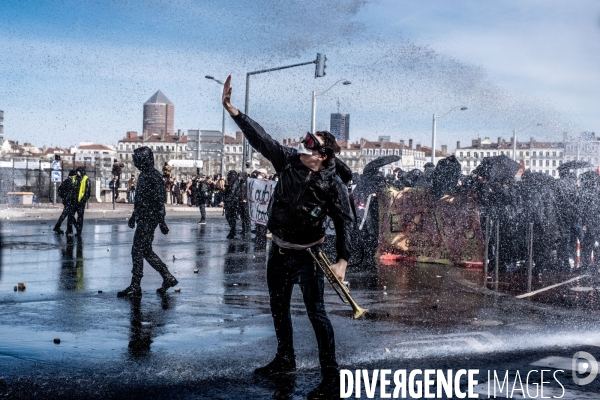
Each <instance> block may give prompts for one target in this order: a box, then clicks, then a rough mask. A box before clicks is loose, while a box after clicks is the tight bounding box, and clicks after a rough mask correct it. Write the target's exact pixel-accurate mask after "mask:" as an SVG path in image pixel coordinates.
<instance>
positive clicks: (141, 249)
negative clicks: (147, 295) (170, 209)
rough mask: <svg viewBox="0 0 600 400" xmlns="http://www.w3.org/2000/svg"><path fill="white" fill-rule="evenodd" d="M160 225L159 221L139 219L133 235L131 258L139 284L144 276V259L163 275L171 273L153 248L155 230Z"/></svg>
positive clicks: (135, 277) (133, 272)
mask: <svg viewBox="0 0 600 400" xmlns="http://www.w3.org/2000/svg"><path fill="white" fill-rule="evenodd" d="M157 226H158V221H152V220H150V221H143V220H142V221H138V223H137V227H136V228H135V234H134V235H133V246H132V247H131V259H132V261H133V268H132V269H131V273H132V275H133V279H134V280H135V283H137V284H139V282H140V281H141V280H142V276H144V259H146V261H148V264H150V266H151V267H152V268H154V269H155V270H156V271H157V272H158V273H159V274H160V275H161V276H162V277H163V279H164V278H165V276H166V275H168V274H169V269H168V268H167V265H166V264H165V263H164V262H162V260H161V259H160V257H158V256H157V255H156V253H155V252H154V251H153V250H152V241H153V240H154V231H155V230H156V227H157Z"/></svg>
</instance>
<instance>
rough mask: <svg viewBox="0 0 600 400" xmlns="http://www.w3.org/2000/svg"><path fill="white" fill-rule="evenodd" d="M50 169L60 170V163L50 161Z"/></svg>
mask: <svg viewBox="0 0 600 400" xmlns="http://www.w3.org/2000/svg"><path fill="white" fill-rule="evenodd" d="M52 169H53V170H55V171H58V170H60V161H56V160H54V161H52Z"/></svg>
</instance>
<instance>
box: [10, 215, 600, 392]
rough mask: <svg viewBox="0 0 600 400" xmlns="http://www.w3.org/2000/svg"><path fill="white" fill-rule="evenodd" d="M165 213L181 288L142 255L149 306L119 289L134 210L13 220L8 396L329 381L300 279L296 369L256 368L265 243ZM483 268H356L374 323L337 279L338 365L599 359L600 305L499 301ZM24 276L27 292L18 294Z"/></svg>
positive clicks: (265, 326) (267, 354)
mask: <svg viewBox="0 0 600 400" xmlns="http://www.w3.org/2000/svg"><path fill="white" fill-rule="evenodd" d="M168 222H169V226H170V229H171V232H170V233H169V234H168V235H166V236H163V235H162V234H160V232H158V231H157V233H156V236H155V246H154V249H155V251H156V253H157V254H158V255H159V256H160V257H161V258H162V259H163V260H164V261H165V262H167V264H168V265H169V268H170V269H171V271H172V272H174V273H175V276H176V277H177V279H178V280H179V282H180V283H179V285H178V286H177V288H179V289H181V291H180V292H178V293H175V292H174V291H173V290H170V291H169V293H168V294H167V295H166V296H164V297H160V296H158V295H157V294H156V293H155V290H156V288H158V287H159V286H160V283H161V279H160V277H159V276H158V274H157V273H156V272H155V271H154V270H152V269H151V268H150V267H149V266H147V265H146V266H145V270H144V273H145V276H144V279H143V280H142V286H143V297H142V299H141V301H139V302H135V301H134V302H132V301H130V300H126V299H118V298H117V297H116V292H117V291H119V290H121V289H123V288H124V287H126V286H127V285H128V284H129V281H130V277H131V275H130V270H131V256H130V251H131V242H132V238H133V231H132V230H130V229H129V228H128V227H127V225H126V221H125V220H124V219H122V220H121V219H119V220H115V219H112V220H111V219H100V220H95V221H94V220H88V221H86V224H85V226H84V234H83V237H82V238H81V239H78V238H73V240H68V239H67V238H66V237H64V236H57V235H54V234H52V233H50V229H51V227H52V222H49V221H16V222H4V223H3V224H2V227H1V232H2V241H3V243H2V258H1V265H0V321H1V322H0V338H2V339H0V367H1V369H0V396H5V397H10V398H33V397H36V398H57V397H71V398H207V399H212V398H241V399H244V398H248V399H254V398H257V399H262V398H303V397H304V396H305V395H306V393H307V392H308V391H309V390H310V389H311V388H312V387H313V386H314V385H316V384H317V383H318V382H319V379H320V377H319V371H318V361H317V353H316V342H315V340H314V334H313V332H312V328H311V326H310V323H309V321H308V319H307V318H306V315H305V312H304V310H303V308H304V307H303V304H302V299H301V296H300V292H299V290H296V291H295V292H294V296H293V299H292V302H293V311H292V312H293V318H294V329H295V331H294V335H295V336H294V337H295V347H296V353H297V357H298V372H296V373H295V374H292V375H291V376H287V377H283V378H281V379H278V380H277V381H270V380H265V379H257V378H255V377H254V376H253V375H252V370H253V369H254V368H256V367H258V366H260V365H262V364H264V363H266V362H268V361H270V359H271V358H272V356H273V355H274V350H275V345H276V342H275V336H274V331H273V327H272V322H271V316H270V313H269V305H268V295H267V287H266V280H265V261H266V252H265V249H256V248H255V247H254V244H253V243H252V242H251V241H248V240H241V239H236V240H231V241H228V240H226V239H225V236H226V235H227V227H226V223H225V221H224V220H223V219H221V218H219V219H217V218H212V219H210V218H209V220H208V223H207V224H206V225H197V224H196V222H195V219H194V221H193V222H191V221H190V218H186V217H183V218H171V219H170V220H169V221H168ZM267 250H268V249H267ZM173 256H175V257H176V259H175V260H174V259H173ZM195 270H198V272H197V273H195V272H194V271H195ZM473 274H475V275H476V274H477V272H465V271H461V270H458V269H456V268H453V267H450V268H449V267H444V266H436V265H427V264H413V265H396V266H393V265H384V266H375V265H374V266H373V268H371V269H369V270H357V269H351V270H350V272H349V273H348V280H349V281H350V282H351V292H352V295H353V297H354V299H355V300H356V302H357V303H358V304H359V305H361V306H362V307H365V308H368V309H369V313H368V314H367V316H366V318H364V319H361V320H357V321H354V320H352V319H351V318H350V316H351V310H350V308H349V307H347V306H345V305H343V304H342V303H341V302H340V300H339V298H338V297H337V295H336V294H335V293H334V292H333V291H332V290H331V289H330V288H329V287H327V289H326V303H327V308H328V311H329V314H330V316H331V319H332V323H333V325H334V329H335V332H336V342H337V353H338V361H339V362H340V365H341V367H342V368H348V369H352V370H353V369H374V368H391V369H401V368H402V369H407V370H411V369H414V368H431V369H435V368H442V369H445V368H452V369H459V368H470V369H473V368H478V369H480V370H481V371H482V373H481V377H484V376H485V375H487V373H486V372H484V371H486V370H487V369H490V368H491V369H496V370H502V371H503V372H504V370H507V369H509V370H511V371H513V372H514V371H516V370H517V369H519V370H521V371H522V372H523V371H528V370H530V369H533V368H534V367H532V366H531V365H530V364H531V363H533V362H536V361H539V360H540V359H543V358H545V357H549V356H560V357H565V358H570V357H571V356H572V354H573V353H574V352H575V351H579V350H585V351H588V352H590V353H591V354H594V355H595V356H596V358H597V359H598V360H600V332H599V331H598V326H599V322H598V316H599V314H598V312H597V311H595V310H589V309H577V308H575V309H573V308H563V307H560V306H553V305H548V304H541V303H536V302H533V301H525V300H518V299H515V298H514V297H512V296H496V295H493V294H491V293H490V292H489V291H482V290H478V289H475V288H473V287H470V286H469V285H466V284H465V283H466V281H465V278H469V275H473ZM18 282H24V283H26V290H25V291H16V292H15V291H14V290H13V287H14V286H16V285H17V283H18ZM100 291H101V292H100ZM55 338H60V344H55V343H54V342H53V340H54V339H55ZM522 372H521V373H522ZM511 376H512V375H511ZM565 380H566V381H567V382H563V384H565V387H567V388H571V389H574V390H578V391H584V392H587V393H588V394H589V393H599V392H600V385H599V384H598V382H599V381H600V378H597V379H596V380H595V381H594V382H593V383H592V384H590V385H587V386H584V387H577V386H576V385H573V384H572V380H571V379H570V378H568V377H567V378H565ZM568 382H570V386H569V383H568ZM363 398H364V393H363ZM588 398H593V397H588ZM596 398H598V397H596Z"/></svg>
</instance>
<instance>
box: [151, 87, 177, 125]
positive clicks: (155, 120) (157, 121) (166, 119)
mask: <svg viewBox="0 0 600 400" xmlns="http://www.w3.org/2000/svg"><path fill="white" fill-rule="evenodd" d="M174 116H175V106H174V105H173V103H171V101H170V100H169V99H167V96H165V95H164V94H163V92H161V91H160V90H159V91H158V92H156V93H154V95H153V96H152V97H150V98H149V99H148V101H147V102H146V103H144V124H143V132H144V136H146V135H148V136H149V135H153V134H158V135H172V134H173V133H174V132H175V119H174Z"/></svg>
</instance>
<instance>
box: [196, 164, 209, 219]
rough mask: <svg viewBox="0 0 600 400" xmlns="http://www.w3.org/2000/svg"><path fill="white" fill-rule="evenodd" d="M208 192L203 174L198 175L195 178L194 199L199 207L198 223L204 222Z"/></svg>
mask: <svg viewBox="0 0 600 400" xmlns="http://www.w3.org/2000/svg"><path fill="white" fill-rule="evenodd" d="M210 194H211V193H210V189H209V188H208V184H207V183H206V176H205V175H204V174H200V175H198V179H196V199H197V200H196V201H197V203H198V208H199V209H200V222H198V223H199V224H200V225H204V224H206V200H207V199H208V197H209V196H210Z"/></svg>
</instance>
